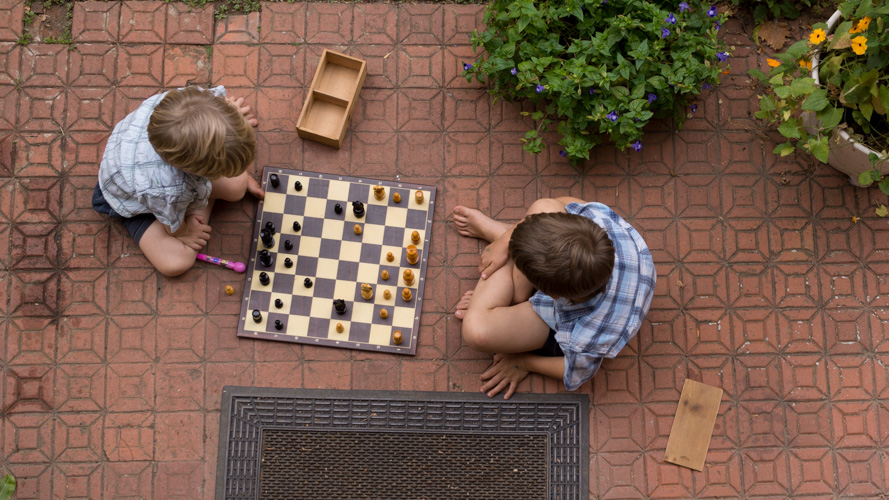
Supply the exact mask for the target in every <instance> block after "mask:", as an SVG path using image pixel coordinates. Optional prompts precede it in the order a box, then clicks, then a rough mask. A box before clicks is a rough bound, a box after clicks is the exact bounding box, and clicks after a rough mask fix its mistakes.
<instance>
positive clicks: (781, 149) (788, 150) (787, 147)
mask: <svg viewBox="0 0 889 500" xmlns="http://www.w3.org/2000/svg"><path fill="white" fill-rule="evenodd" d="M795 150H796V148H795V147H794V146H793V144H791V143H789V142H785V143H784V144H779V145H778V146H777V147H776V148H775V149H774V150H773V151H772V153H774V154H776V155H778V154H779V155H781V156H787V155H789V154H792V153H793V152H794V151H795Z"/></svg>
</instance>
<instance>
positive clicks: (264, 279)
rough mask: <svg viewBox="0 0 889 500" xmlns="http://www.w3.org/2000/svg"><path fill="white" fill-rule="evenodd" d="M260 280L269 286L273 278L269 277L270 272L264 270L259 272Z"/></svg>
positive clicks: (263, 284)
mask: <svg viewBox="0 0 889 500" xmlns="http://www.w3.org/2000/svg"><path fill="white" fill-rule="evenodd" d="M259 282H260V283H261V284H262V286H268V284H269V283H271V282H272V280H271V279H269V275H268V273H266V272H265V271H263V272H261V273H259Z"/></svg>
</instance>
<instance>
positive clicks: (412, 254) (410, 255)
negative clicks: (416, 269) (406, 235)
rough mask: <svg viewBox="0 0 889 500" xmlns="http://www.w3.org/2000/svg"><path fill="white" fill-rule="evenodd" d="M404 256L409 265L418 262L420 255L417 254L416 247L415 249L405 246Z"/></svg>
mask: <svg viewBox="0 0 889 500" xmlns="http://www.w3.org/2000/svg"><path fill="white" fill-rule="evenodd" d="M405 256H406V257H407V261H408V263H410V264H411V265H414V264H416V263H417V261H419V260H420V255H419V254H418V253H417V247H415V246H414V245H408V246H407V253H406V254H405Z"/></svg>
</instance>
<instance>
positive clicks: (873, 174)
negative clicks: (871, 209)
mask: <svg viewBox="0 0 889 500" xmlns="http://www.w3.org/2000/svg"><path fill="white" fill-rule="evenodd" d="M868 159H869V160H870V162H871V165H873V168H872V169H870V170H868V171H866V172H862V173H861V174H859V175H858V184H861V185H862V186H864V187H867V186H870V185H871V184H873V183H874V182H876V183H877V187H879V188H880V191H882V192H883V193H884V194H887V195H889V177H887V176H885V175H883V173H882V172H880V171H879V170H877V162H878V161H880V157H879V156H877V155H875V154H874V153H871V154H869V155H868ZM876 214H877V215H879V216H880V217H886V216H887V215H889V212H886V207H885V206H884V205H880V206H879V207H877V210H876Z"/></svg>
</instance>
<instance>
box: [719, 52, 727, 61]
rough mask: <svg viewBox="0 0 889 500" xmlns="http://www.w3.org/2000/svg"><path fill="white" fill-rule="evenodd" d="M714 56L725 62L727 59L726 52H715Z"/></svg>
mask: <svg viewBox="0 0 889 500" xmlns="http://www.w3.org/2000/svg"><path fill="white" fill-rule="evenodd" d="M716 58H717V59H719V60H720V61H722V62H725V61H726V60H727V59H728V52H717V53H716Z"/></svg>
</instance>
